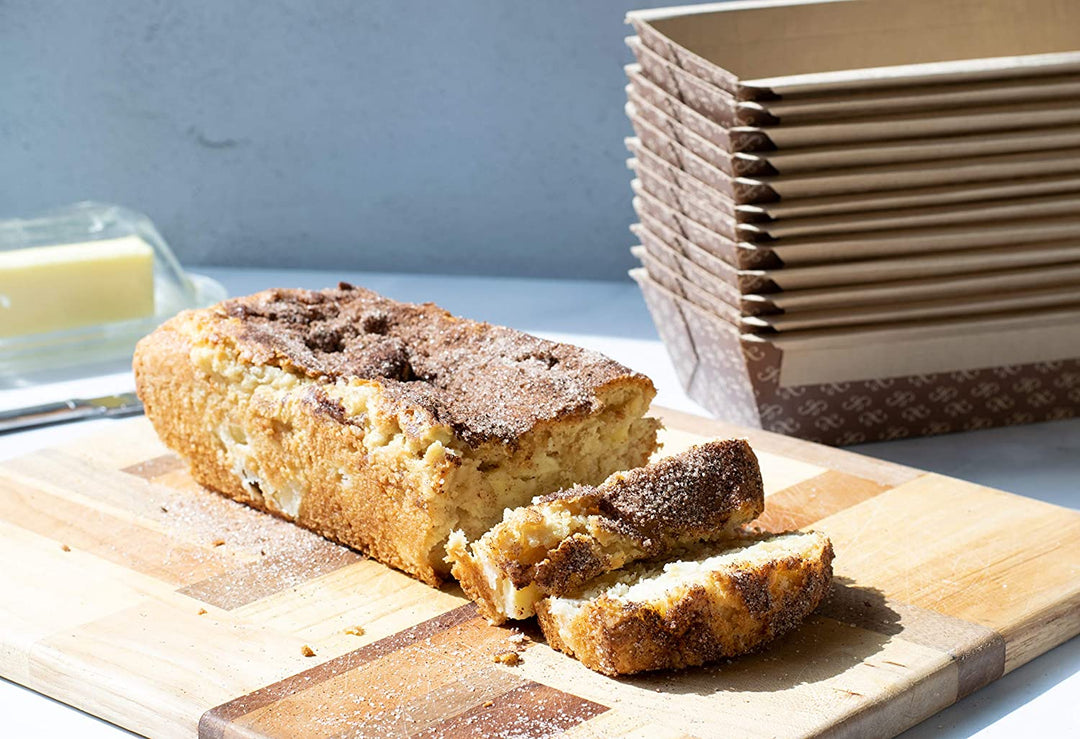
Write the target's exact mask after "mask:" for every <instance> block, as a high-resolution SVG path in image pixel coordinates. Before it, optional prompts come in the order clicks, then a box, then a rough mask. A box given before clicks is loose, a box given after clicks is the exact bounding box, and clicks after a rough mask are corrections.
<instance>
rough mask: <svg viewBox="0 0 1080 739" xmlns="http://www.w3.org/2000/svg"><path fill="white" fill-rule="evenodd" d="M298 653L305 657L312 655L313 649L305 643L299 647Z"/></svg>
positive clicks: (313, 654) (313, 653)
mask: <svg viewBox="0 0 1080 739" xmlns="http://www.w3.org/2000/svg"><path fill="white" fill-rule="evenodd" d="M300 654H302V655H304V656H305V657H314V656H315V650H314V649H312V648H311V647H309V646H308V645H307V644H305V645H304V646H302V647H300Z"/></svg>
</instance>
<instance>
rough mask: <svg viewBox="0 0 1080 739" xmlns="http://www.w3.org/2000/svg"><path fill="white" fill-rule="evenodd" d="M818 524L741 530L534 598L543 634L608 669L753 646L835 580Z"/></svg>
mask: <svg viewBox="0 0 1080 739" xmlns="http://www.w3.org/2000/svg"><path fill="white" fill-rule="evenodd" d="M832 559H833V550H832V544H831V543H830V542H829V540H828V538H827V537H826V536H825V535H824V534H821V533H817V532H808V533H798V532H796V533H787V534H778V535H765V536H754V537H747V538H746V539H744V540H743V541H741V542H738V543H734V542H729V543H728V544H727V545H726V547H724V546H721V547H717V546H716V545H712V546H709V547H704V548H701V549H700V550H699V551H698V552H696V553H695V554H694V555H692V556H690V557H688V558H685V559H679V560H676V561H669V562H664V563H637V564H634V565H631V566H629V567H627V568H625V569H622V570H620V571H617V572H612V573H610V574H608V575H604V576H603V577H600V578H598V579H597V580H595V581H593V582H591V583H589V584H588V585H586V586H585V587H584V588H583V589H581V590H579V591H577V592H575V593H573V594H570V595H563V596H552V597H549V598H545V599H544V600H541V601H540V602H539V603H538V604H537V605H536V613H537V616H538V618H539V621H540V627H541V628H542V629H543V632H544V636H545V637H546V638H547V642H548V644H550V645H551V646H552V647H554V648H555V649H558V650H560V651H562V652H565V653H566V654H569V655H572V656H574V657H576V658H577V659H578V660H580V661H581V662H582V663H583V664H584V665H585V666H586V667H589V668H590V669H593V670H596V671H597V672H602V673H605V674H608V675H626V674H631V673H635V672H642V671H645V670H660V669H667V668H682V667H692V666H695V665H701V664H704V663H706V662H711V661H714V660H717V659H721V658H725V657H735V656H738V655H741V654H746V653H747V652H751V651H753V650H755V649H757V648H758V647H760V646H761V645H763V644H765V643H766V642H768V641H770V640H772V639H775V638H776V637H777V636H780V635H781V634H783V633H785V632H787V631H790V630H791V629H793V628H795V627H796V626H798V625H799V623H801V622H802V620H803V619H804V618H805V617H806V616H807V615H808V614H809V613H810V612H811V611H813V610H814V609H815V608H816V607H817V606H818V604H819V603H820V602H821V600H822V598H824V597H825V594H826V593H827V592H828V589H829V584H830V582H831V580H832Z"/></svg>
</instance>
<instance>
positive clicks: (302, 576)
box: [179, 542, 364, 610]
mask: <svg viewBox="0 0 1080 739" xmlns="http://www.w3.org/2000/svg"><path fill="white" fill-rule="evenodd" d="M363 558H364V557H363V555H361V554H358V553H357V552H354V551H352V550H351V549H346V548H345V547H339V546H335V545H333V544H330V543H329V542H328V543H327V546H326V547H320V548H319V549H318V550H317V551H312V552H306V553H294V552H286V553H283V554H277V555H271V556H268V557H265V558H263V559H261V560H259V561H258V562H252V563H250V564H247V565H244V566H242V567H237V568H234V569H232V570H229V571H228V572H224V573H222V574H220V575H216V576H214V577H210V578H207V579H205V580H201V581H200V582H196V583H192V584H191V585H188V586H187V587H185V588H183V589H182V590H180V591H179V592H180V593H181V594H183V595H186V596H189V597H191V598H195V599H196V600H200V601H202V602H203V603H207V604H209V605H212V606H217V607H218V608H224V609H225V610H232V609H233V608H239V607H240V606H245V605H247V604H248V603H253V602H255V601H257V600H259V599H260V598H265V597H267V596H268V595H273V594H274V593H279V592H281V591H282V590H286V589H288V588H292V587H296V586H297V585H300V584H302V583H305V582H307V581H308V580H311V579H314V578H316V577H319V576H321V575H326V574H328V573H330V572H334V571H335V570H340V569H341V568H342V567H347V566H348V565H351V564H353V563H354V562H359V561H360V560H362V559H363Z"/></svg>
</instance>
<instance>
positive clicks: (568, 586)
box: [447, 439, 765, 623]
mask: <svg viewBox="0 0 1080 739" xmlns="http://www.w3.org/2000/svg"><path fill="white" fill-rule="evenodd" d="M764 504H765V498H764V491H763V489H762V485H761V470H760V469H759V467H758V462H757V457H755V456H754V452H753V450H752V449H751V448H750V445H749V444H748V443H747V442H746V441H745V440H742V439H732V440H728V441H713V442H709V443H707V444H702V445H700V446H696V447H694V448H692V449H690V450H689V451H686V452H683V453H682V454H677V455H673V456H671V457H667V458H665V459H662V460H660V461H658V462H656V463H654V464H650V465H648V466H647V467H642V468H639V469H635V470H630V471H629V472H617V473H615V474H613V475H612V476H611V477H609V478H608V479H607V480H605V481H604V482H603V483H602V484H601V485H599V486H597V487H588V486H582V485H578V486H575V487H572V488H570V489H568V490H563V491H560V492H558V493H552V494H551V495H547V496H544V497H542V498H538V499H537V500H535V501H533V503H532V505H529V506H525V507H522V508H517V509H515V510H508V511H506V513H505V515H504V516H503V520H502V522H501V523H499V524H497V525H496V526H495V527H494V528H492V529H491V530H490V531H488V532H487V533H485V534H484V535H483V536H482V537H480V539H478V540H477V541H474V542H473V543H472V544H469V543H468V541H467V536H466V534H465V532H463V531H456V532H455V533H454V534H453V535H451V537H450V541H449V543H448V544H447V555H448V557H447V559H448V560H449V561H451V562H452V563H453V570H452V572H453V575H454V577H456V578H457V579H458V580H459V581H460V582H461V585H462V587H463V588H464V589H465V592H466V593H467V594H468V595H469V597H471V598H472V599H473V600H475V601H476V603H477V605H478V607H479V609H480V612H481V613H482V614H484V615H485V616H486V617H487V618H488V620H489V621H491V622H492V623H502V622H504V621H506V620H507V619H522V618H528V617H530V616H532V615H533V614H534V612H535V611H534V607H535V605H536V602H537V601H538V600H539V599H540V598H542V597H544V596H545V595H552V594H556V595H559V594H563V593H568V592H571V591H573V590H575V589H577V588H579V587H580V586H582V585H583V584H584V583H586V582H587V581H589V580H591V579H593V578H595V577H597V576H598V575H602V574H604V573H605V572H609V571H611V570H615V569H618V568H620V567H622V566H624V565H625V564H627V563H629V562H633V561H635V560H640V559H644V558H649V557H659V556H663V555H665V554H667V553H669V552H671V551H673V550H676V549H679V548H684V547H688V546H694V545H697V544H699V543H700V542H702V541H715V540H717V539H722V538H725V537H726V538H730V537H731V536H733V535H734V534H735V532H736V531H737V530H738V529H739V527H740V526H742V525H743V524H745V523H748V522H750V521H752V520H753V519H755V518H756V517H757V516H758V515H760V514H761V511H762V509H763V507H764Z"/></svg>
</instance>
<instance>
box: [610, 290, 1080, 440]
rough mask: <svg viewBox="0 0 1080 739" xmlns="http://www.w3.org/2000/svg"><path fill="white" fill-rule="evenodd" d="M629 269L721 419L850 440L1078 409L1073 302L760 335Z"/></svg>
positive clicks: (674, 351)
mask: <svg viewBox="0 0 1080 739" xmlns="http://www.w3.org/2000/svg"><path fill="white" fill-rule="evenodd" d="M631 276H632V277H633V278H634V279H635V280H636V281H637V283H638V284H639V286H640V287H641V290H642V293H643V294H644V296H645V301H646V303H647V304H648V307H649V311H650V313H651V314H652V316H653V321H654V323H655V324H656V327H657V331H658V332H659V334H660V337H661V339H662V340H663V341H664V344H665V345H666V347H667V349H668V352H669V354H670V355H671V358H672V361H673V363H674V365H675V367H676V372H677V375H678V377H679V379H680V381H681V382H682V383H683V386H684V387H685V388H686V391H687V393H688V394H689V395H690V397H692V398H693V399H694V400H696V401H697V402H699V403H701V404H702V405H703V406H704V407H706V408H707V409H709V410H710V411H711V412H713V413H714V414H716V415H717V416H718V417H720V418H723V419H725V420H729V421H732V422H735V423H740V424H744V425H752V426H756V427H760V428H763V429H766V430H768V431H774V432H778V433H783V434H788V435H791V436H797V437H800V438H804V439H809V440H811V441H816V442H820V443H825V444H833V445H846V444H857V443H862V442H868V441H879V440H887V439H899V438H906V437H913V436H928V435H933V434H943V433H950V432H954V431H965V430H972V429H981V428H990V427H994V426H1005V425H1014V424H1022V423H1034V422H1038V421H1049V420H1058V419H1064V418H1071V417H1074V416H1076V415H1078V413H1080V311H1076V310H1075V309H1068V310H1063V309H1053V310H1044V311H1030V312H1024V313H1018V314H1016V315H1008V316H1004V317H994V318H975V319H971V318H964V319H956V320H948V321H926V322H915V323H912V324H909V325H905V326H899V327H896V326H892V327H878V328H870V329H858V330H828V331H808V332H802V333H800V334H799V335H786V336H781V335H776V336H767V335H760V334H753V333H747V332H745V331H743V330H740V329H739V327H737V326H735V325H733V324H732V323H729V322H727V321H724V320H722V319H721V318H719V317H717V316H715V315H713V314H711V313H710V312H709V311H706V310H704V309H702V308H700V307H698V306H696V305H694V304H692V303H691V302H690V301H688V300H686V299H685V298H681V297H679V296H677V295H675V294H673V293H671V292H670V291H668V290H666V289H665V288H663V287H662V286H660V285H659V284H657V283H656V282H654V281H653V280H651V279H650V278H649V276H648V274H646V272H645V271H644V270H640V269H637V270H633V271H632V272H631Z"/></svg>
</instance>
